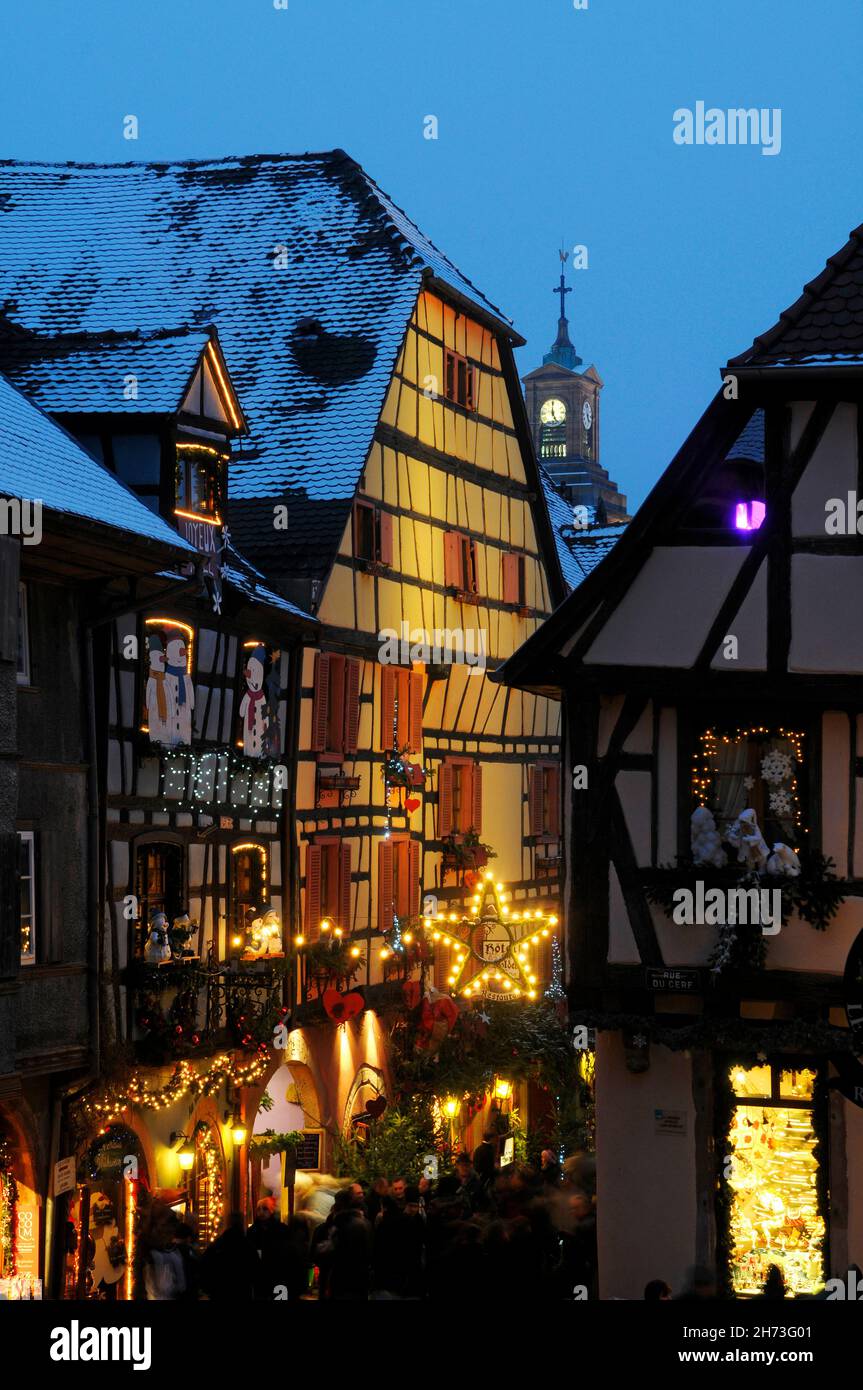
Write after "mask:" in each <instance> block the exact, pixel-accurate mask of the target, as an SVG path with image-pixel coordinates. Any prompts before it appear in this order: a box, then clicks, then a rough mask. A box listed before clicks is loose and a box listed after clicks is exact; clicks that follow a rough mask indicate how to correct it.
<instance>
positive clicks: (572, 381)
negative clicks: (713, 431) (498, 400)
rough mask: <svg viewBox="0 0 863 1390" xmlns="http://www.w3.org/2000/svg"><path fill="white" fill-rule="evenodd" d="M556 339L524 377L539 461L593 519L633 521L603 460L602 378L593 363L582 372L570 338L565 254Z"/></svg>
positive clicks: (559, 291)
mask: <svg viewBox="0 0 863 1390" xmlns="http://www.w3.org/2000/svg"><path fill="white" fill-rule="evenodd" d="M560 261H561V265H560V283H559V284H558V285H557V286H556V287H555V289H554V293H555V294H556V295H558V296H559V297H560V317H559V318H558V321H557V337H556V338H555V340H554V342H553V343H552V345H551V348H550V349H549V351H548V352H547V353H546V354H545V356H544V357H543V359H542V366H541V367H537V368H536V369H535V370H534V371H532V372H528V374H527V376H526V377H524V378H523V381H524V390H525V398H526V402H527V415H528V419H529V421H530V428H531V433H532V434H533V442H534V448H535V449H536V454H537V458H538V459H539V461H540V463H541V464H542V466H543V468H545V470H546V472H547V473H549V474H550V476H551V477H552V478H553V479H554V482H555V483H556V484H557V486H558V488H560V490H561V491H562V492H563V493H564V494H565V495H566V497H567V498H568V500H569V501H570V502H571V503H572V505H573V506H579V505H580V506H585V507H587V508H588V514H589V515H590V517H591V520H594V521H597V522H600V523H603V524H604V523H605V522H618V521H628V520H629V516H628V514H627V511H626V498H625V496H624V495H623V494H622V493H621V492H619V491H618V488H617V483H614V482H612V481H611V479H610V478H609V476H608V473H607V472H606V471H605V469H604V468H603V467H602V465H601V464H600V461H599V393H600V391H601V390H602V378H601V377H600V375H599V372H598V371H597V370H596V368H595V367H594V366H593V365H591V366H590V367H588V368H587V370H586V371H585V370H582V369H583V366H584V364H583V362H582V359H581V358H580V357H579V356H578V353H577V352H576V350H575V347H574V345H573V343H572V342H571V341H570V337H569V321H568V319H567V317H566V296H567V295H568V294H571V293H572V290H571V289H570V287H569V286H568V285H567V284H566V281H565V278H564V273H563V268H564V265H565V264H566V252H565V251H561V253H560Z"/></svg>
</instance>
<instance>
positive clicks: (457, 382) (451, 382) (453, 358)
mask: <svg viewBox="0 0 863 1390" xmlns="http://www.w3.org/2000/svg"><path fill="white" fill-rule="evenodd" d="M444 377H445V380H444V395H445V396H446V398H447V400H448V401H452V402H453V404H455V405H461V406H464V408H465V410H476V392H475V389H474V367H473V365H472V364H471V363H470V362H468V360H467V358H466V357H462V356H461V354H460V353H458V352H450V350H449V348H447V349H446V350H445V352H444Z"/></svg>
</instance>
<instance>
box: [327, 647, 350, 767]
mask: <svg viewBox="0 0 863 1390" xmlns="http://www.w3.org/2000/svg"><path fill="white" fill-rule="evenodd" d="M344 730H345V658H344V657H343V656H336V655H335V653H331V654H330V718H329V732H328V734H327V742H326V745H325V747H326V748H327V749H328V751H329V752H331V753H341V752H342V750H343V746H344V740H345V733H344Z"/></svg>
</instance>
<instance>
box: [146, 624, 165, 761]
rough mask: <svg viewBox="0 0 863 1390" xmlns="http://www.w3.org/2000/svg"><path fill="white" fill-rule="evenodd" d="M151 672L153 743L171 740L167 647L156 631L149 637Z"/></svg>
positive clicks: (149, 716)
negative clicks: (166, 672) (166, 669)
mask: <svg viewBox="0 0 863 1390" xmlns="http://www.w3.org/2000/svg"><path fill="white" fill-rule="evenodd" d="M147 641H148V645H149V655H150V674H149V676H148V678H147V697H146V698H147V725H148V728H149V730H150V740H151V742H152V743H169V742H170V737H171V735H170V716H169V711H170V702H169V698H168V689H167V685H166V676H165V648H164V647H163V645H162V639H161V637H160V636H159V635H158V633H156V632H151V633H150V635H149V637H148V639H147Z"/></svg>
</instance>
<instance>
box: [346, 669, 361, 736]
mask: <svg viewBox="0 0 863 1390" xmlns="http://www.w3.org/2000/svg"><path fill="white" fill-rule="evenodd" d="M359 728H360V663H359V661H357V660H356V659H355V658H354V657H349V658H348V659H347V661H346V662H345V736H344V751H345V752H346V753H356V751H357V748H358V742H357V740H358V737H359Z"/></svg>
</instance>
